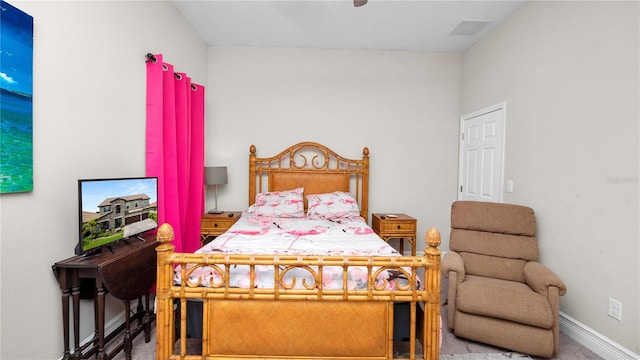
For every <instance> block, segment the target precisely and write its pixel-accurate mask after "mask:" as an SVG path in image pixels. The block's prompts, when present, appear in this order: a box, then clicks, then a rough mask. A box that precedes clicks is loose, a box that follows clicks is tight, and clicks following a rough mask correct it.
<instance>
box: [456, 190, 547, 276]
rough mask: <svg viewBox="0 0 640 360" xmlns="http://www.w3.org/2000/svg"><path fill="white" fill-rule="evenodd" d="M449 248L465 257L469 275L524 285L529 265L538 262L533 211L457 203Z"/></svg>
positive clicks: (475, 202) (527, 208)
mask: <svg viewBox="0 0 640 360" xmlns="http://www.w3.org/2000/svg"><path fill="white" fill-rule="evenodd" d="M449 249H450V250H453V251H455V252H457V253H459V254H460V256H462V258H463V259H464V264H465V272H466V273H467V274H469V275H479V276H485V277H491V278H498V279H503V280H510V281H519V282H524V273H523V269H524V266H525V264H526V263H527V262H528V261H537V260H538V242H537V240H536V218H535V215H534V212H533V209H531V208H529V207H526V206H520V205H513V204H502V203H490V202H478V201H456V202H454V203H453V205H452V206H451V235H450V238H449Z"/></svg>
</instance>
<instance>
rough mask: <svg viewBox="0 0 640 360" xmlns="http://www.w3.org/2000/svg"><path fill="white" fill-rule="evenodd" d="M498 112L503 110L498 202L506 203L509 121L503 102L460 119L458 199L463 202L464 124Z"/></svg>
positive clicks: (505, 104) (504, 102)
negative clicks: (505, 174)
mask: <svg viewBox="0 0 640 360" xmlns="http://www.w3.org/2000/svg"><path fill="white" fill-rule="evenodd" d="M497 110H502V134H500V136H501V138H502V139H501V140H502V158H501V159H500V166H501V169H500V193H499V195H498V202H499V203H502V202H504V159H505V153H506V147H505V144H506V133H507V131H506V125H507V124H506V120H507V103H506V101H503V102H501V103H498V104H495V105H491V106H488V107H486V108H484V109H481V110H478V111H474V112H472V113H469V114H466V115H463V116H461V117H460V134H459V137H458V141H459V150H458V187H457V189H456V190H457V193H458V195H457V199H458V200H462V191H460V187H461V186H462V184H463V181H464V179H463V175H464V174H463V172H464V122H465V121H466V120H469V119H473V118H475V117H478V116H481V115H484V114H488V113H490V112H494V111H497Z"/></svg>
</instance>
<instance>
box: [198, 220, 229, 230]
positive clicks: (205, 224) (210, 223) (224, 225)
mask: <svg viewBox="0 0 640 360" xmlns="http://www.w3.org/2000/svg"><path fill="white" fill-rule="evenodd" d="M234 222H235V221H234V220H233V219H229V220H226V219H206V218H203V219H202V221H201V222H200V231H202V232H211V231H215V232H219V231H223V232H224V231H226V230H227V229H229V228H230V227H231V225H233V223H234Z"/></svg>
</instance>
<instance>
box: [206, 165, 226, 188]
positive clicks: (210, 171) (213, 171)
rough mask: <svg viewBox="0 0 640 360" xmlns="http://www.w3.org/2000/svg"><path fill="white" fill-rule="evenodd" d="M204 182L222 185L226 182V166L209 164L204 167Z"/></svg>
mask: <svg viewBox="0 0 640 360" xmlns="http://www.w3.org/2000/svg"><path fill="white" fill-rule="evenodd" d="M204 182H205V184H207V185H222V184H226V183H227V167H226V166H211V167H205V168H204Z"/></svg>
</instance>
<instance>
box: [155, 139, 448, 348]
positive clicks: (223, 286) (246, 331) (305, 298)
mask: <svg viewBox="0 0 640 360" xmlns="http://www.w3.org/2000/svg"><path fill="white" fill-rule="evenodd" d="M368 193H369V150H368V149H367V148H366V147H365V148H364V149H363V153H362V158H360V159H349V158H345V157H342V156H341V155H339V154H337V153H336V152H334V151H333V150H331V149H329V148H328V147H326V146H324V145H321V144H318V143H313V142H302V143H298V144H295V145H293V146H290V147H289V148H287V149H285V150H284V151H282V152H280V153H278V154H277V155H274V156H271V157H258V156H257V155H256V148H255V146H253V145H252V146H251V147H250V154H249V207H248V208H247V209H246V210H245V211H244V212H243V214H242V216H241V218H240V220H238V222H236V224H234V226H232V227H231V228H230V229H229V230H228V231H227V232H226V233H224V234H223V235H221V236H219V237H217V238H216V239H215V240H213V241H212V242H210V243H208V244H207V245H205V246H204V247H203V248H201V249H199V250H198V251H197V252H196V253H176V252H174V247H173V245H171V240H172V239H173V230H172V228H171V226H170V224H163V225H161V226H160V228H159V230H158V235H157V238H158V241H159V243H160V245H159V246H158V247H157V254H158V277H157V289H156V322H157V323H156V331H157V334H156V339H157V340H156V342H157V344H156V354H157V355H156V357H157V358H158V359H283V358H287V359H352V360H355V359H363V360H364V359H369V360H372V359H397V358H401V357H402V358H410V359H417V358H422V359H430V360H435V359H438V358H439V344H440V343H439V339H440V251H439V250H438V249H437V247H438V246H439V245H440V235H439V233H438V231H437V230H436V229H434V228H431V229H429V230H428V232H427V234H426V237H425V241H426V247H425V250H424V255H423V256H400V254H399V253H397V252H396V251H395V250H394V249H393V248H391V247H390V246H389V245H388V244H387V243H386V242H384V241H383V240H381V239H380V238H379V237H377V235H375V233H373V234H372V230H371V228H370V227H369V226H368V225H367V222H366V219H367V218H368V201H369V199H368ZM274 203H275V205H274ZM301 209H302V210H301ZM301 211H302V214H300V212H301ZM270 212H272V213H270ZM354 213H355V214H354ZM318 243H322V245H318ZM190 302H191V303H193V302H199V303H201V309H202V310H201V315H200V316H201V322H202V331H201V337H200V338H189V337H188V336H187V331H186V328H187V318H188V316H187V312H188V310H187V309H188V304H189V303H190ZM399 304H402V305H405V306H406V308H407V309H408V312H407V314H408V315H407V316H408V321H407V327H408V328H407V329H399V326H398V325H397V324H394V309H397V305H399ZM176 314H179V315H176ZM176 324H177V326H176ZM394 331H395V332H397V331H403V332H406V333H407V334H408V335H409V336H408V341H407V343H406V347H407V348H406V349H404V350H405V351H398V349H397V348H395V349H394Z"/></svg>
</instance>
